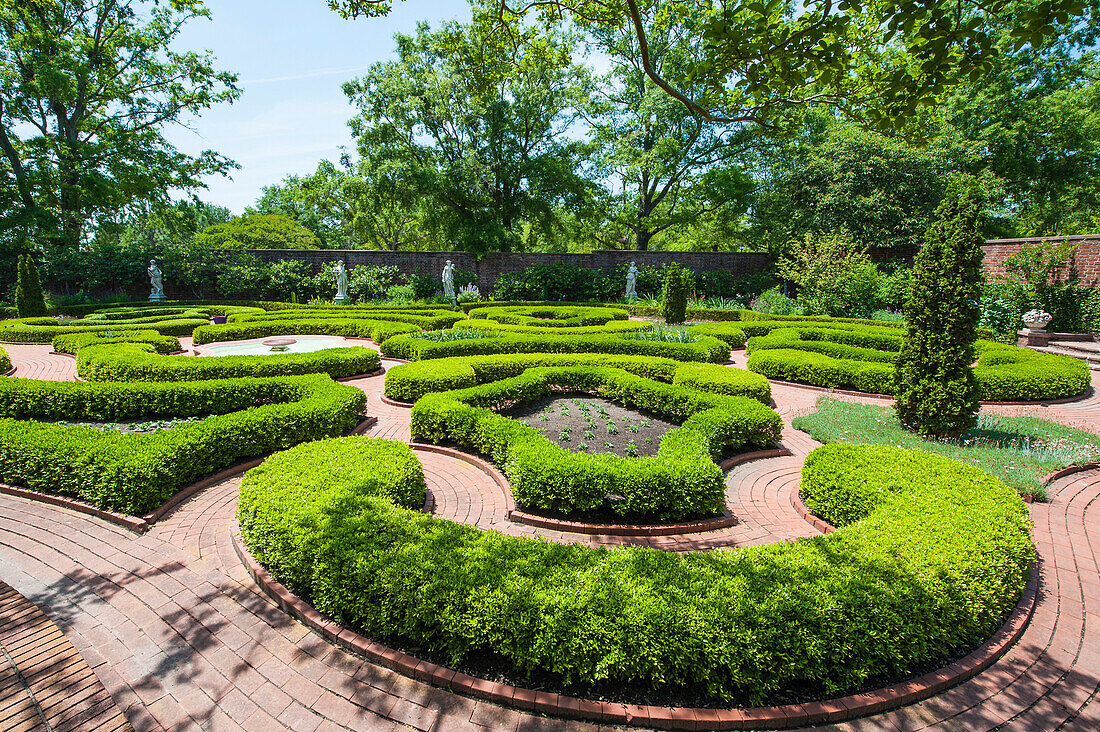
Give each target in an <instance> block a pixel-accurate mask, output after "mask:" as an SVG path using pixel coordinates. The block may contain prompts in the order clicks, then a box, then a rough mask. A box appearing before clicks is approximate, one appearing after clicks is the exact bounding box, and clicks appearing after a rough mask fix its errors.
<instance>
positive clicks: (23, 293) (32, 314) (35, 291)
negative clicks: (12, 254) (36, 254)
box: [15, 254, 46, 318]
mask: <svg viewBox="0 0 1100 732" xmlns="http://www.w3.org/2000/svg"><path fill="white" fill-rule="evenodd" d="M15 312H16V314H17V315H18V316H19V317H20V318H36V317H41V316H43V315H45V314H46V299H45V297H44V296H43V294H42V281H41V280H39V279H38V265H36V264H35V263H34V259H32V258H31V255H29V254H24V255H22V256H21V257H19V279H18V280H17V281H16V283H15Z"/></svg>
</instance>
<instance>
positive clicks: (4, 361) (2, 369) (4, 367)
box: [0, 348, 12, 374]
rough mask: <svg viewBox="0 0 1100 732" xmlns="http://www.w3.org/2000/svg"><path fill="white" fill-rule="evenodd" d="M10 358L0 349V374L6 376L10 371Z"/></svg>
mask: <svg viewBox="0 0 1100 732" xmlns="http://www.w3.org/2000/svg"><path fill="white" fill-rule="evenodd" d="M11 369H12V365H11V357H9V356H8V352H7V351H5V350H4V349H3V348H0V374H6V373H8V372H9V371H11Z"/></svg>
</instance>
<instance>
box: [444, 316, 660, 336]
mask: <svg viewBox="0 0 1100 732" xmlns="http://www.w3.org/2000/svg"><path fill="white" fill-rule="evenodd" d="M454 327H455V328H456V329H461V330H478V331H483V332H498V333H526V334H528V335H530V334H535V333H543V334H545V333H547V332H552V333H554V334H556V335H593V334H595V333H629V332H633V331H642V330H648V329H649V328H652V327H653V326H652V324H651V323H648V322H646V321H644V320H612V321H611V322H609V323H606V324H604V325H575V326H557V327H551V328H547V327H545V326H541V325H507V324H505V323H499V322H497V321H495V320H480V319H476V320H463V321H460V322H458V323H455V324H454Z"/></svg>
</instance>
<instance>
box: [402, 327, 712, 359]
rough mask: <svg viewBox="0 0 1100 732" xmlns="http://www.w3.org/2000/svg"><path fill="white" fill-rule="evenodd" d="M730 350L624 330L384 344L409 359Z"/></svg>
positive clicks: (695, 355) (689, 354)
mask: <svg viewBox="0 0 1100 732" xmlns="http://www.w3.org/2000/svg"><path fill="white" fill-rule="evenodd" d="M729 351H730V349H729V346H727V345H726V344H725V343H723V342H722V341H720V340H718V339H717V338H711V337H700V338H699V339H697V340H696V341H694V342H692V343H664V342H661V341H645V340H638V339H631V338H626V337H624V335H623V334H616V333H598V334H594V335H562V334H559V333H547V334H526V333H496V334H491V336H490V337H486V338H481V339H478V338H471V339H463V340H458V341H451V342H444V343H439V342H433V341H429V340H425V339H421V338H415V337H408V336H403V335H399V336H395V337H393V338H390V339H389V340H387V341H386V342H385V343H383V344H382V355H383V356H387V357H390V358H401V359H404V360H406V361H425V360H429V359H435V358H450V357H453V356H484V355H491V354H498V353H606V354H617V355H635V356H653V357H657V358H671V359H675V360H677V361H710V362H714V363H721V362H722V361H725V360H726V359H728V358H729Z"/></svg>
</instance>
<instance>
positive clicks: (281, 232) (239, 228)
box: [195, 214, 321, 249]
mask: <svg viewBox="0 0 1100 732" xmlns="http://www.w3.org/2000/svg"><path fill="white" fill-rule="evenodd" d="M320 244H321V240H320V239H318V238H317V235H316V234H314V233H313V232H312V231H310V230H309V229H307V228H305V227H304V226H302V225H301V224H299V223H298V222H297V221H295V220H294V219H292V218H289V217H287V216H281V215H279V214H252V215H245V216H237V217H235V218H233V219H230V220H229V221H227V222H225V223H224V224H214V225H213V226H208V227H207V228H205V229H203V230H202V231H201V232H200V233H199V234H198V235H196V237H195V245H196V246H198V247H200V248H207V249H319V248H320Z"/></svg>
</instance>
